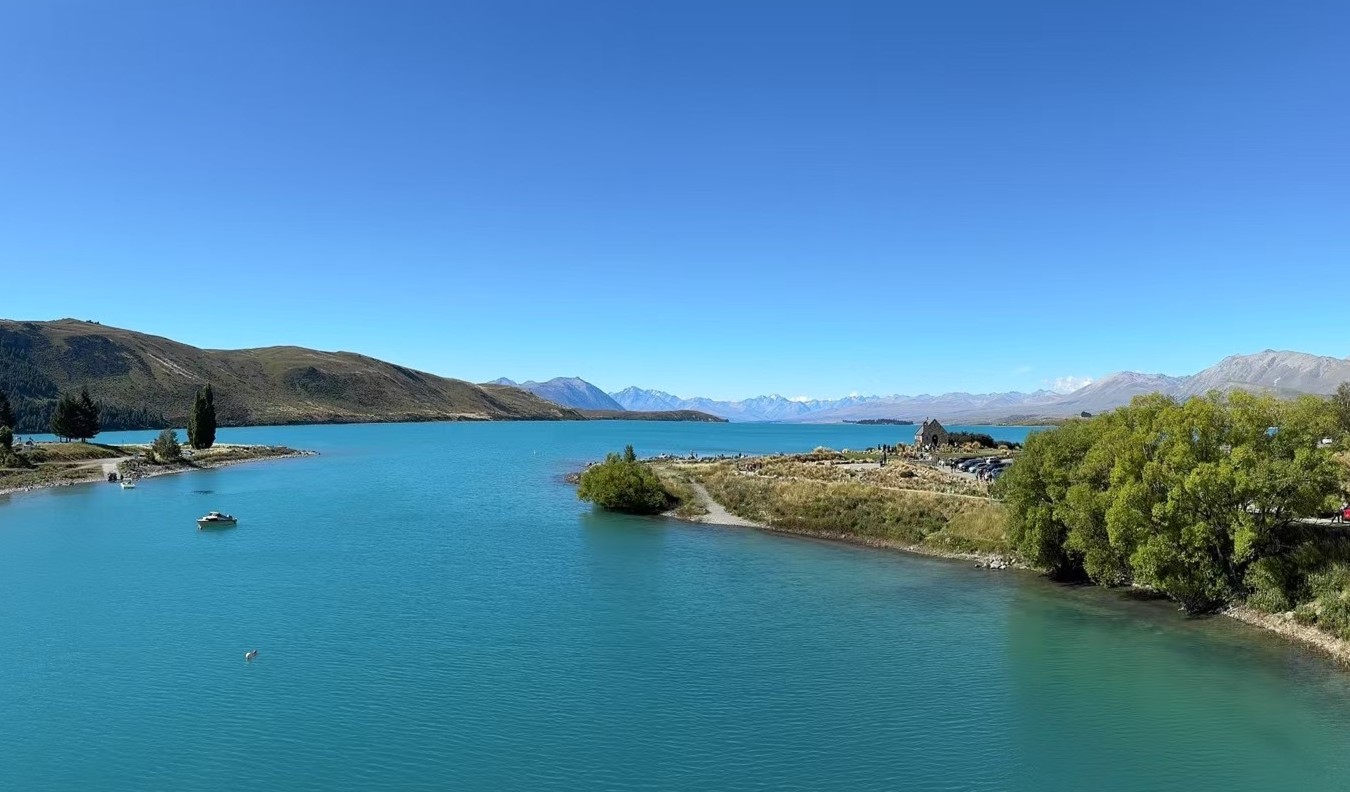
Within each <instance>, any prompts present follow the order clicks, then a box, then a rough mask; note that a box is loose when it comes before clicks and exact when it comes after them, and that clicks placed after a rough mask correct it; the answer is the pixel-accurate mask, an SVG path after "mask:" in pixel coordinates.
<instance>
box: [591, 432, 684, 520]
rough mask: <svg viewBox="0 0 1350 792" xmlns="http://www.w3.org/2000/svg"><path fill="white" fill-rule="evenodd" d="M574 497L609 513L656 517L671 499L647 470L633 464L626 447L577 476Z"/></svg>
mask: <svg viewBox="0 0 1350 792" xmlns="http://www.w3.org/2000/svg"><path fill="white" fill-rule="evenodd" d="M579 485H580V486H578V488H577V497H578V498H580V499H581V500H584V501H588V502H590V503H594V504H595V505H597V506H600V507H602V508H605V509H609V510H611V511H618V512H626V513H628V514H657V513H659V512H663V511H665V510H666V509H669V508H670V507H671V506H672V505H673V503H674V500H675V499H674V498H673V497H672V496H671V495H670V493H669V492H667V491H666V488H665V487H664V486H663V485H662V484H661V479H660V478H659V477H658V476H657V475H656V473H655V472H653V471H652V469H651V468H650V467H648V466H647V465H644V464H643V463H641V462H639V461H637V454H635V453H634V452H633V447H632V446H631V445H630V446H628V447H627V448H625V449H624V451H623V453H622V454H609V455H608V456H606V457H605V461H604V462H601V463H599V464H595V465H591V466H590V467H588V468H586V470H585V472H583V473H582V474H581V480H580V482H579Z"/></svg>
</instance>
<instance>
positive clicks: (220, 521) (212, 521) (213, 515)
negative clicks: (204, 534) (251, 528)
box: [197, 512, 239, 530]
mask: <svg viewBox="0 0 1350 792" xmlns="http://www.w3.org/2000/svg"><path fill="white" fill-rule="evenodd" d="M238 524H239V521H238V520H237V519H235V518H234V517H232V516H230V515H228V514H221V513H220V512H210V513H208V514H207V515H206V516H205V517H202V518H201V519H199V520H197V528H198V529H199V530H200V529H203V528H233V527H234V526H236V525H238Z"/></svg>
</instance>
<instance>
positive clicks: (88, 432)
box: [52, 388, 101, 440]
mask: <svg viewBox="0 0 1350 792" xmlns="http://www.w3.org/2000/svg"><path fill="white" fill-rule="evenodd" d="M100 428H101V427H100V424H99V406H98V404H96V403H95V402H94V400H93V399H92V398H90V397H89V389H88V388H81V389H80V397H79V398H78V399H77V398H75V397H74V396H71V395H69V394H62V396H61V399H60V401H58V402H57V403H56V411H55V412H53V413H52V433H53V434H55V435H56V436H57V437H60V438H62V439H65V440H89V439H91V438H93V437H95V436H97V435H98V433H99V429H100Z"/></svg>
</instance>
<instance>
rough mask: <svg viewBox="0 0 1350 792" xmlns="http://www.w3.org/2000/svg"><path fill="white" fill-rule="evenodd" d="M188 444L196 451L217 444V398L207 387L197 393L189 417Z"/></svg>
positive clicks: (208, 386)
mask: <svg viewBox="0 0 1350 792" xmlns="http://www.w3.org/2000/svg"><path fill="white" fill-rule="evenodd" d="M187 429H188V444H189V445H191V446H192V447H193V448H196V449H203V448H210V447H211V446H213V445H215V443H216V397H215V394H214V393H212V392H211V386H210V385H207V386H206V387H204V388H202V389H201V390H199V391H197V398H196V399H195V400H194V401H193V402H192V412H191V414H189V415H188V427H187Z"/></svg>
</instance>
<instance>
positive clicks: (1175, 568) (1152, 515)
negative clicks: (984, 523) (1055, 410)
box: [996, 393, 1341, 612]
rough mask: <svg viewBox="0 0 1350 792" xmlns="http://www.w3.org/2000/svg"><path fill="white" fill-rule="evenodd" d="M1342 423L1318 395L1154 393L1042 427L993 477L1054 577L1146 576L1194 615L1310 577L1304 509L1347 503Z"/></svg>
mask: <svg viewBox="0 0 1350 792" xmlns="http://www.w3.org/2000/svg"><path fill="white" fill-rule="evenodd" d="M1336 424H1337V418H1336V411H1335V407H1334V404H1333V403H1332V402H1331V401H1329V400H1325V399H1319V398H1317V397H1312V396H1308V397H1302V398H1299V399H1296V400H1293V401H1281V400H1278V399H1275V398H1273V397H1270V396H1255V395H1251V394H1247V393H1233V394H1231V395H1229V396H1222V395H1218V394H1211V395H1210V396H1208V397H1204V398H1200V397H1196V398H1192V399H1189V400H1187V401H1185V402H1178V401H1176V400H1174V399H1171V398H1167V397H1164V396H1160V395H1153V396H1143V397H1139V398H1137V399H1135V400H1134V402H1133V403H1131V404H1130V405H1129V406H1128V407H1124V408H1121V409H1119V410H1116V411H1114V412H1111V413H1107V414H1105V415H1101V416H1098V417H1096V418H1092V419H1091V420H1087V421H1075V422H1072V423H1070V424H1068V425H1066V426H1063V427H1060V428H1058V429H1054V430H1050V431H1046V432H1041V433H1037V434H1034V435H1032V436H1031V437H1029V438H1028V439H1027V442H1026V446H1025V450H1024V451H1023V453H1022V456H1021V458H1020V459H1019V461H1018V462H1017V464H1015V465H1013V466H1012V468H1011V469H1010V470H1009V471H1008V472H1007V473H1005V474H1004V476H1003V477H1002V479H1000V480H999V482H998V484H997V486H996V492H997V493H998V494H999V495H1001V497H1002V498H1003V499H1004V501H1005V503H1006V505H1007V507H1008V513H1009V524H1008V538H1009V541H1010V542H1011V543H1012V544H1013V546H1014V547H1015V548H1016V549H1017V550H1018V551H1019V552H1020V553H1021V554H1022V555H1023V556H1024V557H1025V558H1027V559H1028V560H1029V561H1031V562H1033V563H1036V564H1038V565H1040V566H1042V567H1043V568H1045V569H1046V570H1047V571H1048V572H1049V573H1050V574H1051V575H1052V576H1053V577H1056V578H1059V579H1063V580H1090V581H1093V582H1095V583H1099V584H1102V585H1108V586H1114V585H1123V584H1135V585H1142V586H1147V587H1150V588H1153V589H1156V590H1158V591H1161V592H1163V593H1165V594H1167V595H1168V596H1170V597H1172V598H1174V599H1176V600H1177V601H1178V602H1179V603H1181V605H1182V606H1183V607H1184V608H1185V609H1186V610H1187V611H1190V612H1207V611H1212V610H1214V609H1216V608H1218V607H1220V606H1222V605H1224V604H1225V603H1229V602H1232V601H1235V600H1241V599H1244V598H1246V597H1247V596H1248V595H1250V594H1252V593H1253V592H1254V591H1258V590H1262V589H1269V588H1271V587H1272V586H1274V587H1276V588H1283V589H1286V590H1287V589H1288V588H1289V587H1290V586H1293V585H1296V583H1295V581H1294V579H1295V578H1298V577H1299V575H1303V576H1306V575H1307V574H1308V570H1306V569H1304V570H1301V571H1300V570H1293V571H1292V572H1291V570H1290V568H1289V565H1290V559H1293V558H1295V557H1296V556H1297V555H1298V553H1299V552H1300V548H1301V547H1304V546H1305V545H1306V543H1307V541H1308V539H1309V532H1310V530H1314V529H1313V528H1312V526H1311V524H1309V523H1307V522H1306V521H1305V520H1306V518H1309V517H1315V516H1319V515H1322V514H1325V513H1327V512H1329V511H1330V510H1331V509H1332V508H1334V506H1335V505H1336V504H1337V503H1338V502H1339V498H1340V490H1341V483H1340V480H1339V471H1338V467H1337V464H1336V462H1335V460H1334V458H1333V455H1332V449H1331V448H1328V447H1326V445H1325V443H1324V442H1323V439H1324V438H1326V437H1333V436H1335V435H1336V434H1337V433H1338V429H1337V425H1336ZM1276 578H1278V579H1276Z"/></svg>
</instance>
